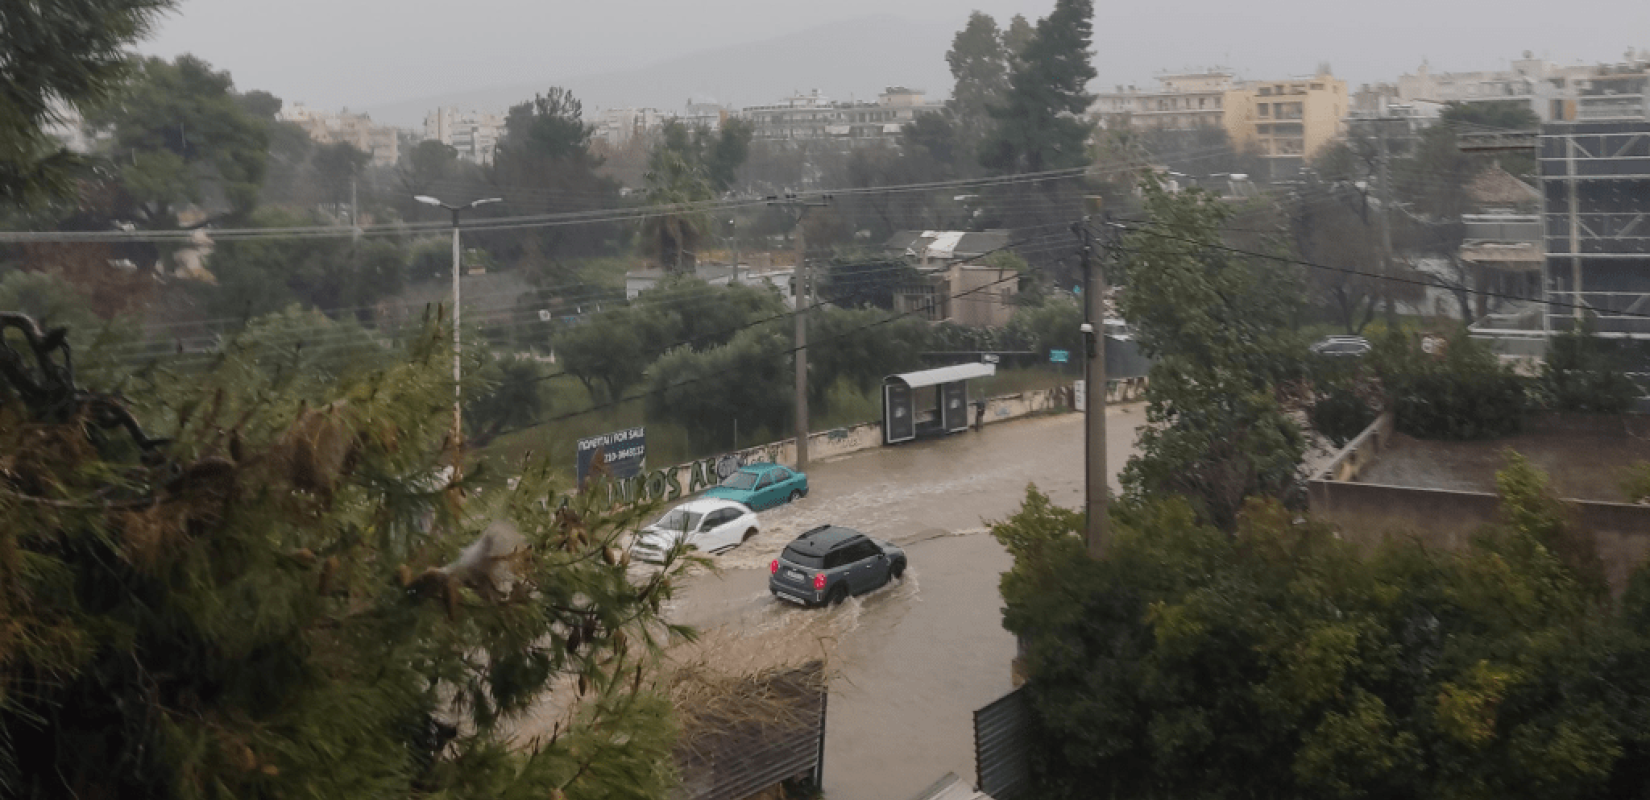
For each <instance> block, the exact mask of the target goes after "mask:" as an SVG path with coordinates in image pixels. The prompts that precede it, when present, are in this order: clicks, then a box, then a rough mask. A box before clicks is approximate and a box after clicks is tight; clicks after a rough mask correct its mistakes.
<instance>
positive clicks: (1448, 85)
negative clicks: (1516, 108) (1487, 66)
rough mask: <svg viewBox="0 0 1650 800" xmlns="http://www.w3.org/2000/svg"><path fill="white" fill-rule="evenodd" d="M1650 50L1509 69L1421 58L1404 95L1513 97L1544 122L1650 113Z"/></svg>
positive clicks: (1468, 99) (1455, 99)
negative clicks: (1452, 65) (1606, 60)
mask: <svg viewBox="0 0 1650 800" xmlns="http://www.w3.org/2000/svg"><path fill="white" fill-rule="evenodd" d="M1647 79H1650V52H1643V51H1635V50H1628V51H1627V54H1626V55H1625V57H1624V58H1623V60H1622V61H1620V62H1618V63H1614V64H1593V65H1576V66H1564V65H1559V64H1554V63H1552V62H1550V61H1547V60H1545V59H1539V58H1534V57H1532V54H1531V53H1529V52H1528V51H1526V52H1525V53H1524V57H1523V58H1520V59H1517V60H1515V61H1513V62H1512V64H1511V66H1510V68H1509V69H1505V70H1494V71H1483V72H1433V71H1432V70H1431V69H1430V67H1429V65H1428V64H1426V63H1424V62H1423V63H1422V64H1421V66H1420V68H1419V69H1417V70H1416V71H1415V72H1414V74H1406V75H1403V76H1402V77H1400V78H1398V85H1397V94H1398V97H1399V99H1401V100H1404V101H1409V100H1430V101H1434V102H1440V103H1485V102H1495V101H1514V102H1518V103H1520V104H1524V105H1527V106H1529V109H1530V111H1532V112H1534V113H1535V115H1536V116H1537V117H1539V118H1540V119H1541V121H1542V122H1604V121H1612V120H1642V119H1647V118H1650V93H1647V91H1646V90H1647Z"/></svg>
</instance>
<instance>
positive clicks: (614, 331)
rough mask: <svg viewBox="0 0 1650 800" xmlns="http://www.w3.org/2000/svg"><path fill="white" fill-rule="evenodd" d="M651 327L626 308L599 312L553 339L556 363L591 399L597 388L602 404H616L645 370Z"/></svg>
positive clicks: (634, 312) (630, 309)
mask: <svg viewBox="0 0 1650 800" xmlns="http://www.w3.org/2000/svg"><path fill="white" fill-rule="evenodd" d="M651 324H652V323H651V321H650V320H648V319H646V318H645V317H643V316H642V315H641V314H638V313H636V311H635V310H634V309H632V308H630V307H629V306H621V307H618V308H613V309H608V310H605V311H602V312H600V313H598V314H596V315H594V316H592V317H590V318H589V319H585V320H581V321H579V323H578V324H575V325H573V326H572V327H570V328H568V329H566V330H565V331H563V332H562V333H561V334H560V335H558V336H557V337H556V339H555V352H556V359H557V361H558V362H559V363H560V364H561V367H562V369H564V370H566V371H567V373H568V374H570V375H572V376H573V377H575V378H578V379H579V382H580V383H582V384H584V388H585V389H586V390H587V391H589V392H590V394H591V396H592V397H596V396H597V387H598V386H600V387H601V390H602V395H601V396H602V397H604V398H605V400H606V402H609V403H615V402H618V401H619V400H620V399H621V398H622V397H623V396H624V392H625V390H626V389H629V388H630V387H632V386H635V385H636V384H637V383H639V382H641V380H642V375H643V373H644V372H645V370H646V369H647V365H648V362H649V360H650V359H649V358H648V355H647V338H648V337H647V334H646V330H647V329H648V328H649V327H651Z"/></svg>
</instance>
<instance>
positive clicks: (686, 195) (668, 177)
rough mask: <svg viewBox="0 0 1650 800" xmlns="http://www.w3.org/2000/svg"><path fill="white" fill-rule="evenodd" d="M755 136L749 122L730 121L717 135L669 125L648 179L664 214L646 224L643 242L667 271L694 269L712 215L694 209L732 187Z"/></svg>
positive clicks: (650, 199)
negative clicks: (752, 137) (752, 136)
mask: <svg viewBox="0 0 1650 800" xmlns="http://www.w3.org/2000/svg"><path fill="white" fill-rule="evenodd" d="M754 131H755V127H754V125H753V124H752V123H750V122H748V121H744V120H729V121H728V122H726V123H724V124H723V125H722V126H721V128H720V129H719V130H718V131H716V132H715V133H712V132H711V131H710V130H708V129H706V128H703V127H690V126H688V125H684V124H682V123H680V122H678V121H676V120H671V121H668V122H666V123H665V125H664V129H663V130H662V131H660V135H659V141H658V143H657V144H656V145H655V146H654V148H653V152H652V153H650V154H649V155H648V165H647V174H646V175H644V176H643V178H644V180H645V181H646V183H647V194H646V198H647V203H648V205H651V206H661V207H664V208H663V209H662V210H661V212H660V213H657V214H655V215H652V216H649V217H648V218H647V219H646V220H645V221H644V222H643V223H642V239H643V242H644V249H645V250H647V251H648V253H649V254H651V255H652V256H653V257H655V258H657V259H658V260H659V264H660V265H661V266H663V267H664V268H665V269H666V270H669V271H673V272H675V271H691V270H692V269H693V266H694V264H695V263H696V262H697V261H698V251H699V248H700V247H701V244H702V242H704V240H705V239H706V238H707V237H708V236H709V235H710V231H711V221H710V217H709V215H708V213H707V212H705V211H704V210H702V209H698V208H696V207H695V206H697V205H701V204H703V203H705V202H707V201H710V200H713V199H715V197H716V196H717V195H719V194H721V193H723V192H726V191H727V190H728V189H729V188H730V187H732V185H733V181H734V176H735V173H737V172H738V170H739V168H740V167H741V166H743V165H744V163H745V159H746V157H747V156H748V155H749V154H750V141H751V135H752V133H753V132H754ZM684 206H686V207H685V208H684Z"/></svg>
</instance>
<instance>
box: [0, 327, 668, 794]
mask: <svg viewBox="0 0 1650 800" xmlns="http://www.w3.org/2000/svg"><path fill="white" fill-rule="evenodd" d="M0 324H4V325H5V326H6V331H7V334H8V335H7V336H6V337H5V338H4V339H3V340H0V342H3V343H0V419H5V420H7V424H4V425H0V450H3V452H5V453H6V480H5V487H4V491H3V492H0V550H3V551H4V552H6V553H8V554H10V555H9V556H8V557H7V558H6V559H4V560H0V588H3V591H0V617H3V618H4V619H6V621H7V625H6V628H7V630H8V631H9V633H8V635H7V636H6V637H5V639H4V645H3V646H0V688H3V691H0V786H3V787H4V793H5V794H6V795H7V796H8V797H21V798H48V797H64V796H79V797H115V796H132V797H163V798H206V797H222V798H227V797H242V798H247V797H268V798H275V797H298V796H303V797H315V798H360V797H411V796H442V797H454V798H502V797H509V798H517V797H519V798H526V797H591V798H612V799H614V800H617V799H618V798H638V799H640V798H663V797H664V796H665V792H666V789H667V787H668V785H669V782H670V779H671V776H670V770H669V767H668V764H669V759H670V746H671V743H672V736H673V734H672V730H673V723H672V718H671V714H670V706H669V703H668V701H667V700H666V698H664V697H663V696H661V694H660V693H659V692H658V691H657V690H656V689H655V688H654V682H653V681H654V677H655V676H654V675H653V673H652V672H651V670H652V666H651V665H652V664H653V663H654V654H656V653H657V649H658V646H659V645H660V644H661V642H662V641H663V640H664V637H665V636H667V635H669V633H668V632H669V631H670V630H671V628H670V627H669V626H667V625H666V624H665V622H664V621H663V620H662V619H661V618H660V617H659V609H660V607H661V604H662V603H663V602H665V601H667V600H668V599H669V598H670V595H671V581H672V580H673V579H675V577H676V576H677V575H679V574H680V572H681V569H682V568H683V567H684V566H685V564H684V562H682V561H680V560H673V562H672V563H668V564H667V565H666V566H665V568H664V569H662V570H660V571H657V572H650V573H648V574H646V575H642V576H638V577H632V574H631V571H630V570H629V568H628V561H629V559H628V557H627V556H626V554H625V552H624V549H623V547H624V545H623V543H622V542H623V540H622V538H621V537H622V536H623V535H625V533H626V532H628V531H633V530H634V528H635V526H636V525H637V524H638V523H639V522H640V520H641V519H642V517H641V516H639V515H638V514H639V512H636V513H621V514H619V515H612V514H609V513H608V512H607V511H605V510H598V508H596V505H597V501H595V500H592V499H591V498H592V497H593V496H594V495H586V496H584V497H582V498H576V499H574V500H573V501H572V502H571V504H570V505H569V506H567V507H565V508H562V509H559V510H558V509H557V508H556V507H555V506H554V505H552V504H547V503H545V498H546V497H547V496H552V492H555V491H556V490H557V489H558V488H559V487H556V486H555V485H553V484H552V483H551V482H550V481H549V479H548V478H547V477H546V476H547V475H549V474H550V473H551V471H552V470H551V468H550V466H549V465H548V464H547V463H533V464H528V465H527V466H526V467H525V468H524V470H523V472H522V474H521V476H520V482H519V485H518V486H517V487H516V488H515V489H513V490H509V491H507V490H505V489H503V488H502V487H499V486H493V485H490V484H488V483H487V482H485V481H484V480H483V479H482V478H481V477H479V476H476V475H473V474H472V475H471V476H470V478H469V483H468V484H467V487H466V488H468V489H469V491H470V497H469V498H468V499H467V500H466V501H465V502H464V503H463V504H462V505H461V504H459V503H458V502H456V492H454V491H451V490H449V487H448V481H447V479H445V478H443V477H441V473H440V472H439V469H440V467H441V465H442V463H443V461H444V459H445V455H444V452H445V449H444V447H443V439H444V437H445V434H446V428H447V425H448V423H449V419H450V417H449V416H448V410H449V406H448V403H449V401H450V398H451V396H452V395H451V392H452V385H451V382H450V376H449V374H448V372H447V369H448V367H447V363H446V357H445V356H446V353H445V352H444V350H443V348H444V346H445V343H446V342H447V340H448V336H447V335H446V333H445V332H443V331H440V330H437V329H430V330H426V331H423V332H421V333H419V334H417V335H414V336H411V337H409V342H408V344H407V349H406V350H404V351H402V352H400V353H398V354H396V355H395V357H394V358H393V359H392V360H391V364H390V366H388V367H386V368H384V369H381V370H373V371H367V372H364V373H361V374H359V375H357V376H355V377H353V378H346V379H343V380H340V381H337V382H332V381H312V380H310V379H309V376H308V375H306V374H304V373H295V372H293V371H285V370H283V371H279V372H276V371H271V370H268V369H266V368H265V367H264V366H263V365H260V364H256V363H252V362H251V361H250V360H248V359H246V358H243V357H241V356H240V355H238V354H235V353H233V352H231V353H229V354H228V355H227V356H226V358H225V360H224V361H223V362H222V363H221V364H220V365H219V366H218V368H216V369H215V370H213V371H211V372H210V373H208V374H205V375H202V376H200V377H199V379H198V380H194V381H190V382H186V383H185V382H178V383H174V384H154V385H152V386H149V387H146V388H145V390H144V391H143V392H141V393H134V394H133V397H134V398H135V400H134V401H133V403H134V405H130V406H128V405H127V404H126V403H125V402H123V401H121V400H119V399H116V398H114V397H110V396H106V395H87V394H84V393H77V391H76V390H77V387H75V386H74V384H73V371H72V370H71V369H69V365H68V362H67V359H66V358H65V357H64V354H63V352H62V351H61V350H60V349H57V348H55V347H53V346H52V343H51V342H49V341H47V337H46V336H45V335H44V334H43V333H42V332H40V331H38V330H34V329H33V328H34V326H33V325H32V323H28V322H26V321H22V320H21V319H20V318H16V317H8V318H5V320H4V322H3V323H0ZM20 334H26V336H25V335H20ZM25 339H27V340H28V342H29V344H28V345H24V344H22V342H23V341H24V340H25ZM24 347H26V348H27V349H25V350H23V352H29V351H31V350H32V351H35V352H33V353H30V356H29V358H28V359H27V360H25V359H24V358H23V357H22V354H21V353H20V352H18V348H24ZM36 355H41V356H42V357H43V358H44V359H45V360H44V362H43V363H42V364H41V365H40V366H39V367H38V368H36V367H35V366H34V358H35V356H36ZM126 412H130V415H131V417H132V420H133V421H135V422H136V423H137V426H135V427H126V428H123V427H122V426H121V424H120V423H121V421H122V420H123V419H124V418H125V417H126ZM152 437H161V438H152ZM601 505H602V506H605V505H606V503H605V501H603V502H601ZM563 712H565V713H566V716H565V717H563V718H562V722H561V724H559V725H558V726H556V728H555V729H554V730H551V729H548V728H542V726H541V725H540V724H539V723H537V722H535V720H536V719H539V717H538V716H537V715H539V714H544V715H546V716H560V715H561V714H562V713H563Z"/></svg>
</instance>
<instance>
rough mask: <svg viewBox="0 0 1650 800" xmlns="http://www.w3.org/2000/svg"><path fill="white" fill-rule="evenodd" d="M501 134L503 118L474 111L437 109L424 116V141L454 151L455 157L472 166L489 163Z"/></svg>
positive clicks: (499, 115)
mask: <svg viewBox="0 0 1650 800" xmlns="http://www.w3.org/2000/svg"><path fill="white" fill-rule="evenodd" d="M503 135H504V115H502V114H491V113H485V112H478V111H466V112H460V111H459V110H458V109H456V108H438V109H436V110H434V111H431V112H430V113H429V114H428V115H426V116H425V117H424V139H425V140H426V141H429V140H432V139H433V140H435V141H438V142H441V143H442V144H444V145H448V146H449V147H452V148H453V149H454V150H456V151H458V157H459V158H462V159H464V160H466V161H469V162H471V163H473V164H484V165H485V164H491V163H493V156H494V154H495V153H496V152H497V151H498V140H499V139H500V138H501V137H502V136H503Z"/></svg>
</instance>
